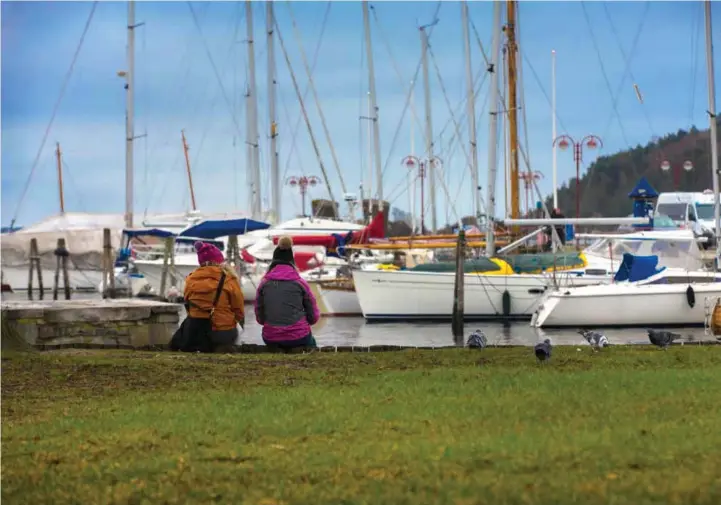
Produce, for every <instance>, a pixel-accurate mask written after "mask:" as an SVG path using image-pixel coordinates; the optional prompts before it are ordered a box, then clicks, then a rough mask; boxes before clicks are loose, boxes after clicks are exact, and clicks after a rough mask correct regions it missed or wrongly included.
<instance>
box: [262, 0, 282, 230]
mask: <svg viewBox="0 0 721 505" xmlns="http://www.w3.org/2000/svg"><path fill="white" fill-rule="evenodd" d="M265 14H266V15H265V19H266V20H265V26H266V33H267V51H268V118H269V123H270V184H271V186H272V188H271V190H272V195H273V200H272V208H273V214H274V215H275V218H276V222H280V214H281V213H280V206H281V195H280V169H279V167H278V123H277V117H276V111H275V85H276V80H275V79H276V68H275V48H274V45H273V43H274V39H273V26H274V20H273V2H266V4H265Z"/></svg>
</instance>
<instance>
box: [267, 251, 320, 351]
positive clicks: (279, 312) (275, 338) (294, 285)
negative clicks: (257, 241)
mask: <svg viewBox="0 0 721 505" xmlns="http://www.w3.org/2000/svg"><path fill="white" fill-rule="evenodd" d="M319 318H320V312H319V311H318V305H317V303H316V300H315V296H313V292H312V291H311V289H310V286H309V285H308V283H307V282H306V281H305V279H303V278H302V277H301V276H300V274H299V273H298V269H297V268H296V267H295V261H294V259H293V240H292V239H291V238H290V237H281V238H280V240H279V241H278V246H277V247H276V248H275V251H273V261H272V262H271V264H270V266H269V267H268V271H267V272H266V274H265V276H264V277H263V280H262V281H260V284H259V285H258V290H257V293H256V296H255V320H256V321H258V324H261V325H263V333H262V335H263V342H265V344H266V345H267V346H270V347H276V348H280V349H290V348H294V347H316V342H315V338H314V337H313V333H312V331H311V326H312V325H314V324H315V323H317V322H318V319H319Z"/></svg>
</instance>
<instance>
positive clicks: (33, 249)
mask: <svg viewBox="0 0 721 505" xmlns="http://www.w3.org/2000/svg"><path fill="white" fill-rule="evenodd" d="M37 256H38V240H37V239H35V238H31V239H30V268H29V269H28V300H32V299H33V270H35V259H36V258H37ZM38 282H39V283H40V299H41V300H42V299H43V288H42V285H43V284H42V280H41V278H38Z"/></svg>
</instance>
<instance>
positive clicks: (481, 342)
mask: <svg viewBox="0 0 721 505" xmlns="http://www.w3.org/2000/svg"><path fill="white" fill-rule="evenodd" d="M486 346H488V339H487V338H486V334H485V333H483V331H481V330H476V331H474V332H473V333H471V336H470V337H468V341H467V342H466V347H471V348H473V349H485V348H486Z"/></svg>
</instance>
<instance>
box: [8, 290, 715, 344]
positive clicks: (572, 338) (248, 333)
mask: <svg viewBox="0 0 721 505" xmlns="http://www.w3.org/2000/svg"><path fill="white" fill-rule="evenodd" d="M99 297H100V295H99V294H97V293H96V294H84V293H74V294H73V298H74V299H76V298H79V299H88V298H99ZM2 299H3V300H27V293H25V292H16V293H4V294H3V296H2ZM35 299H37V293H36V294H35ZM51 299H52V292H51V291H49V290H47V291H46V292H45V300H51ZM182 315H184V311H183V312H182ZM245 321H246V325H245V329H244V331H242V332H241V333H240V337H239V342H238V343H246V344H262V343H263V340H262V339H261V335H260V330H261V328H260V325H258V324H257V323H256V322H255V315H254V313H253V306H252V305H246V307H245ZM701 322H702V321H699V323H701ZM465 329H466V335H470V333H471V332H473V331H474V330H476V329H481V330H483V331H484V333H485V334H486V336H487V337H488V343H489V344H491V345H524V346H533V345H535V344H536V343H537V342H539V341H540V340H543V339H545V338H550V339H551V340H552V342H553V343H554V345H578V346H579V347H583V346H587V345H588V344H587V343H586V341H585V340H584V339H583V337H581V335H579V334H578V333H576V331H575V329H572V328H563V329H548V330H546V329H538V328H532V327H531V326H530V325H529V323H528V322H527V321H525V322H514V323H508V324H504V323H500V322H484V321H467V322H466V324H465ZM673 331H674V332H676V333H680V334H681V335H682V336H683V341H684V342H687V343H693V342H701V341H714V340H715V337H713V335H706V333H705V331H704V328H703V327H693V328H680V329H678V328H677V329H674V330H673ZM313 333H314V334H315V336H316V340H317V342H318V345H320V346H326V345H331V346H332V345H337V346H350V345H353V346H369V345H402V346H418V347H448V346H453V345H458V343H457V342H454V339H453V336H452V335H451V323H450V321H448V322H443V323H425V322H424V323H420V322H419V323H412V322H408V323H397V322H389V323H366V322H365V320H364V319H363V318H362V317H328V318H324V320H323V321H321V322H320V323H319V324H318V325H317V326H316V328H314V331H313ZM603 333H604V334H605V335H606V336H607V337H608V340H609V342H610V343H611V344H648V337H647V336H646V331H645V330H644V329H643V328H609V329H604V330H603ZM464 341H465V339H464Z"/></svg>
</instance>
